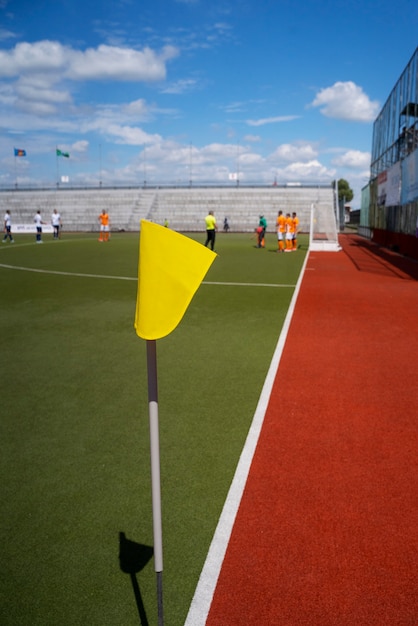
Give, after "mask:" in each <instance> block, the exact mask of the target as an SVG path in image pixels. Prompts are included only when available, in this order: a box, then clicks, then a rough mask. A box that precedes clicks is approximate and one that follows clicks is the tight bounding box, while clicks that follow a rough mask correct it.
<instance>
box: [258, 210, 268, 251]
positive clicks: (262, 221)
mask: <svg viewBox="0 0 418 626" xmlns="http://www.w3.org/2000/svg"><path fill="white" fill-rule="evenodd" d="M258 227H259V228H262V231H261V232H260V234H259V237H258V247H259V248H264V247H265V245H266V241H265V238H266V230H267V220H266V218H265V217H264V215H260V221H259V222H258Z"/></svg>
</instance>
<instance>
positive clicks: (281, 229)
mask: <svg viewBox="0 0 418 626" xmlns="http://www.w3.org/2000/svg"><path fill="white" fill-rule="evenodd" d="M276 229H277V252H284V241H283V235H284V233H285V232H286V218H285V216H284V215H283V211H279V212H278V214H277V219H276Z"/></svg>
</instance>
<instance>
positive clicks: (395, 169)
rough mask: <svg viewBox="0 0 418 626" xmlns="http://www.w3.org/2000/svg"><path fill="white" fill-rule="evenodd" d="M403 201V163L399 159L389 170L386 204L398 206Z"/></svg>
mask: <svg viewBox="0 0 418 626" xmlns="http://www.w3.org/2000/svg"><path fill="white" fill-rule="evenodd" d="M400 202H401V163H400V161H398V162H397V163H395V165H392V167H391V168H390V169H388V171H387V181H386V206H398V205H399V204H400Z"/></svg>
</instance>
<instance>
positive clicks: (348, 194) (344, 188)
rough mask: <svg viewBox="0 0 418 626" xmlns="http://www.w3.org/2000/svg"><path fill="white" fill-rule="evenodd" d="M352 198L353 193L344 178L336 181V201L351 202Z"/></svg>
mask: <svg viewBox="0 0 418 626" xmlns="http://www.w3.org/2000/svg"><path fill="white" fill-rule="evenodd" d="M353 197H354V192H353V190H352V189H351V187H350V185H349V184H348V182H347V181H346V180H344V178H340V180H339V181H338V200H339V201H340V203H341V202H344V203H346V202H351V200H352V199H353Z"/></svg>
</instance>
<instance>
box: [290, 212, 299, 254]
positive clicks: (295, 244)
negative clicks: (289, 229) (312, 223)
mask: <svg viewBox="0 0 418 626" xmlns="http://www.w3.org/2000/svg"><path fill="white" fill-rule="evenodd" d="M292 220H293V239H292V250H293V252H295V250H297V249H298V232H299V218H298V216H297V215H296V213H295V212H293V213H292Z"/></svg>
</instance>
